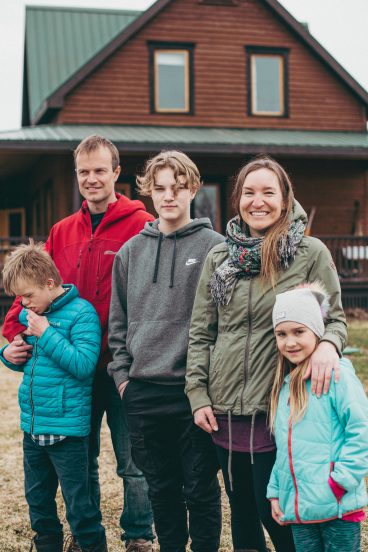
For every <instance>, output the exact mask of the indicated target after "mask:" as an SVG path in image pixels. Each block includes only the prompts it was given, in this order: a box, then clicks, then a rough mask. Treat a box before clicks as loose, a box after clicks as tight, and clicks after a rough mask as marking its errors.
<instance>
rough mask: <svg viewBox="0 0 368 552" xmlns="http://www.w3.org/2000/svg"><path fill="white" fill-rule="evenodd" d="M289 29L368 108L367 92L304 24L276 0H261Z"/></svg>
mask: <svg viewBox="0 0 368 552" xmlns="http://www.w3.org/2000/svg"><path fill="white" fill-rule="evenodd" d="M263 2H264V3H265V4H267V5H268V6H269V7H270V8H271V9H272V10H273V11H274V12H275V13H276V14H277V15H278V16H279V17H280V18H281V19H282V20H283V21H284V22H285V23H286V24H287V25H288V26H289V27H291V29H292V30H293V31H294V32H295V33H296V34H297V35H298V36H299V37H300V38H301V39H302V40H303V41H304V42H305V43H306V44H307V45H308V46H309V47H310V48H312V50H314V52H315V53H316V54H317V55H318V57H319V58H320V59H321V60H322V61H323V62H324V64H327V65H328V66H329V67H330V68H331V69H332V70H333V71H334V73H335V74H336V75H337V76H338V77H339V78H340V79H341V80H343V82H344V83H345V84H346V85H347V86H348V87H349V88H350V89H351V90H352V91H353V92H354V93H355V95H356V96H358V98H359V99H360V100H362V101H363V102H364V104H365V107H366V109H367V110H368V92H367V91H366V90H365V89H364V88H363V86H361V85H360V84H359V83H358V82H357V81H356V80H355V79H354V78H353V77H352V76H351V75H350V73H348V71H346V69H344V68H343V67H342V65H340V63H339V62H338V61H337V60H336V59H335V58H334V57H332V56H331V54H329V52H328V51H327V50H326V49H325V48H324V47H323V46H322V44H320V43H319V42H318V40H316V39H315V38H314V37H313V36H312V35H311V34H310V33H309V31H307V30H306V28H305V26H304V25H303V24H302V23H300V22H299V21H298V20H297V19H295V17H294V16H293V15H291V13H290V12H288V10H287V9H286V8H284V6H282V5H281V4H280V2H278V0H263Z"/></svg>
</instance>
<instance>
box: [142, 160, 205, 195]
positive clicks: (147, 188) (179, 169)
mask: <svg viewBox="0 0 368 552" xmlns="http://www.w3.org/2000/svg"><path fill="white" fill-rule="evenodd" d="M167 168H169V169H172V171H173V173H174V178H175V180H176V183H177V185H178V186H179V185H180V181H179V176H183V177H184V178H185V183H186V186H187V187H188V188H189V190H191V191H192V192H196V191H197V190H199V188H200V187H201V184H202V183H201V177H200V174H199V170H198V167H197V165H196V164H195V163H194V161H192V160H191V159H190V158H189V157H188V156H187V155H186V154H185V153H183V152H182V151H177V150H168V151H161V152H160V153H159V154H157V155H155V156H154V157H152V158H151V159H148V161H147V162H146V164H145V166H144V170H143V174H142V176H137V177H136V183H137V191H138V193H139V194H140V195H143V196H150V195H151V193H152V189H153V186H154V184H155V177H156V174H157V173H158V172H159V171H161V170H162V169H167Z"/></svg>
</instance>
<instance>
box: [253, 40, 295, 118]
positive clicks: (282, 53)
mask: <svg viewBox="0 0 368 552" xmlns="http://www.w3.org/2000/svg"><path fill="white" fill-rule="evenodd" d="M245 51H246V82H247V97H248V102H247V103H248V106H247V107H248V116H250V117H272V118H278V119H286V118H288V117H289V49H288V48H272V47H267V46H246V47H245ZM257 56H258V57H278V58H281V60H282V68H281V69H280V98H281V105H282V107H283V110H282V111H280V112H277V111H256V110H255V99H256V98H255V89H254V85H255V79H254V70H255V65H254V61H253V60H254V59H255V58H256V57H257Z"/></svg>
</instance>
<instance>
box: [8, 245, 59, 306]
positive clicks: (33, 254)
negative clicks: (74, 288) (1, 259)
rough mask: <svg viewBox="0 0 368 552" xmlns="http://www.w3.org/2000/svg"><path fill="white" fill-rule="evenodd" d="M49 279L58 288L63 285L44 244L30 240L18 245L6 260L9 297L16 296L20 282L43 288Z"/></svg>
mask: <svg viewBox="0 0 368 552" xmlns="http://www.w3.org/2000/svg"><path fill="white" fill-rule="evenodd" d="M49 278H52V279H53V280H54V282H55V284H56V285H57V286H58V285H61V284H62V279H61V276H60V273H59V271H58V269H57V268H56V265H55V263H54V261H53V260H52V258H51V257H50V255H49V254H48V253H47V251H46V250H45V244H44V243H42V242H38V243H35V242H34V240H33V239H32V238H29V243H22V244H21V245H18V246H17V247H16V248H15V249H14V251H12V252H11V253H10V254H9V255H8V256H7V257H6V259H5V264H4V269H3V286H4V291H5V293H6V294H7V295H15V294H16V287H17V285H18V283H19V281H20V280H24V281H26V282H32V283H34V284H36V285H37V286H39V287H43V286H44V285H46V282H47V280H48V279H49Z"/></svg>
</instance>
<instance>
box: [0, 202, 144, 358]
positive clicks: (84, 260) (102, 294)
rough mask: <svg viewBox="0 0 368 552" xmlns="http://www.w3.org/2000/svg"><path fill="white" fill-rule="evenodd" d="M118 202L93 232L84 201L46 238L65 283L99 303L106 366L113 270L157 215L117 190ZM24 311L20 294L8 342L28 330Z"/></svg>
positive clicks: (8, 318) (7, 324)
mask: <svg viewBox="0 0 368 552" xmlns="http://www.w3.org/2000/svg"><path fill="white" fill-rule="evenodd" d="M116 197H117V198H118V201H116V202H115V203H110V204H109V205H108V208H107V211H106V213H105V215H104V217H103V219H102V221H101V222H100V224H99V225H98V226H97V228H96V231H95V233H94V234H92V224H91V217H90V214H89V211H88V206H87V202H86V201H84V202H83V204H82V207H81V208H80V210H79V211H77V213H74V214H73V215H70V216H69V217H66V218H65V219H62V220H61V221H59V222H57V223H56V224H55V225H54V226H53V227H52V228H51V232H50V235H49V237H48V239H47V242H46V250H47V251H48V252H49V254H50V255H51V257H52V258H53V260H54V262H55V264H56V266H57V268H58V269H59V272H60V274H61V277H62V279H63V282H64V283H68V284H75V285H76V286H77V288H78V291H79V294H80V296H81V297H83V299H86V300H87V301H89V302H90V303H92V305H93V306H94V307H95V309H96V311H97V313H98V316H99V318H100V322H101V328H102V346H101V356H100V360H99V364H98V367H99V368H101V367H104V368H106V365H107V363H108V362H109V361H110V360H111V357H110V354H109V351H108V347H107V329H108V327H107V325H108V317H109V307H110V297H111V271H112V264H113V262H114V258H115V254H116V253H117V251H119V249H120V247H121V246H122V245H123V244H124V243H125V242H126V241H128V240H129V239H130V238H132V237H133V236H135V235H136V234H138V233H139V232H140V231H141V230H142V228H143V227H144V225H145V223H146V222H147V221H151V220H154V217H152V215H150V214H149V213H147V211H146V209H145V206H144V205H143V203H142V202H141V201H137V200H134V201H132V200H130V199H128V198H127V197H125V196H121V195H120V194H116ZM20 311H21V306H20V299H19V298H17V299H16V300H15V301H14V303H13V305H12V306H11V308H10V310H9V312H8V313H7V315H6V318H5V322H4V326H3V335H4V337H6V339H7V340H8V341H12V340H13V339H14V336H16V335H17V334H19V333H22V332H23V331H24V330H25V326H22V325H21V324H20V323H19V320H18V317H19V313H20Z"/></svg>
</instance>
